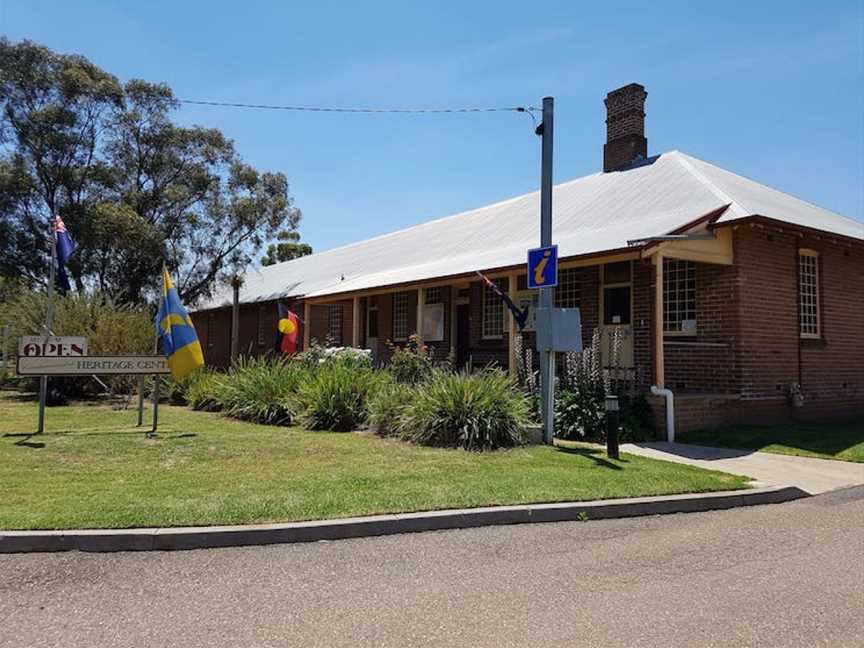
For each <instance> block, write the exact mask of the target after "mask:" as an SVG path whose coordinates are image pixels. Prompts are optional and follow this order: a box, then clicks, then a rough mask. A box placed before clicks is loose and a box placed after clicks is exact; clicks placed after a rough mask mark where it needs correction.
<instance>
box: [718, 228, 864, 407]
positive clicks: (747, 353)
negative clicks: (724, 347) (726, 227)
mask: <svg viewBox="0 0 864 648" xmlns="http://www.w3.org/2000/svg"><path fill="white" fill-rule="evenodd" d="M734 241H735V254H736V262H737V263H738V265H739V273H740V279H739V291H740V294H739V308H740V331H739V335H740V352H739V358H738V367H739V372H738V375H739V382H740V389H741V393H742V396H743V398H744V400H745V401H748V400H749V401H752V402H753V403H756V402H758V403H759V404H758V405H754V404H752V403H751V404H748V403H746V402H744V403H742V408H743V412H744V417H745V418H747V411H748V410H752V412H753V415H754V417H757V416H758V418H760V419H762V420H764V419H766V418H772V417H783V416H793V417H795V418H825V417H828V416H831V417H842V416H850V415H852V414H862V413H864V335H862V332H864V289H862V286H864V245H862V244H860V243H851V242H848V241H841V240H838V239H835V238H832V237H827V236H821V235H814V234H800V233H798V232H794V231H790V230H789V229H785V230H781V229H778V228H775V227H771V226H764V227H763V226H760V225H749V226H741V227H739V228H737V229H736V231H735V236H734ZM799 248H809V249H813V250H816V251H817V252H818V253H819V277H820V305H821V315H822V321H821V324H822V326H821V328H822V335H821V338H820V339H818V340H808V339H801V338H800V335H799V324H798V249H799ZM794 382H798V383H800V384H801V388H802V391H803V394H804V399H805V401H804V406H803V407H802V408H795V409H792V408H790V407H789V405H788V399H787V397H786V389H787V387H788V385H789V384H790V383H794Z"/></svg>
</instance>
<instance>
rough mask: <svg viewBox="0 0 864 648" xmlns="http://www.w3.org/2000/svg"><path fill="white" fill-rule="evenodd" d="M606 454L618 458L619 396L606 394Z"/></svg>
mask: <svg viewBox="0 0 864 648" xmlns="http://www.w3.org/2000/svg"><path fill="white" fill-rule="evenodd" d="M606 455H607V456H608V457H609V458H610V459H617V458H618V397H617V396H615V395H614V394H609V395H607V396H606Z"/></svg>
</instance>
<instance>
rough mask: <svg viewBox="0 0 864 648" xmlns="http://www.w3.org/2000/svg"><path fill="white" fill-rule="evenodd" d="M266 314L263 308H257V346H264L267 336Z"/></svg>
mask: <svg viewBox="0 0 864 648" xmlns="http://www.w3.org/2000/svg"><path fill="white" fill-rule="evenodd" d="M266 326H267V312H266V311H265V309H264V306H259V307H258V336H257V337H258V346H264V344H266V339H265V338H266V335H267V330H266Z"/></svg>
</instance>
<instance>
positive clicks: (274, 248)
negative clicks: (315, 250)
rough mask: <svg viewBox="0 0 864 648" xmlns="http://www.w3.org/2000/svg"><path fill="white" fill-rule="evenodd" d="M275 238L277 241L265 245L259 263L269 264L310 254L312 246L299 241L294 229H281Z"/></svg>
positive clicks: (298, 235)
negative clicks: (263, 253) (265, 250)
mask: <svg viewBox="0 0 864 648" xmlns="http://www.w3.org/2000/svg"><path fill="white" fill-rule="evenodd" d="M276 240H277V241H278V243H271V244H270V245H268V246H267V253H266V254H265V255H264V256H263V257H261V265H264V266H270V265H273V264H275V263H282V262H283V261H290V260H291V259H297V258H299V257H302V256H306V255H307V254H312V246H311V245H309V244H308V243H300V234H299V233H298V232H296V231H289V230H282V231H281V232H279V233H278V234H277V235H276Z"/></svg>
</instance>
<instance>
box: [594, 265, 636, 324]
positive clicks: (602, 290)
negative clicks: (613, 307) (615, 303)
mask: <svg viewBox="0 0 864 648" xmlns="http://www.w3.org/2000/svg"><path fill="white" fill-rule="evenodd" d="M624 264H627V266H628V268H629V270H628V272H629V276H628V278H627V280H626V281H608V277H607V269H608V266H614V267H615V269H618V270H620V269H623V268H624ZM622 277H623V275H622ZM615 288H627V289H628V290H629V291H630V293H629V302H630V312H629V314H628V317H627V320H628V321H627V322H618V323H617V324H616V323H615V322H608V323H607V322H606V306H607V304H606V302H607V301H608V300H607V298H606V291H607V289H615ZM598 289H599V298H598V302H597V303H598V307H599V310H598V312H597V315H598V322H599V325H600V326H601V327H603V328H606V327H610V326H633V312H634V310H633V309H634V304H633V262H632V261H617V262H613V263H604V264H602V265H601V266H600V283H599V287H598Z"/></svg>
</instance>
